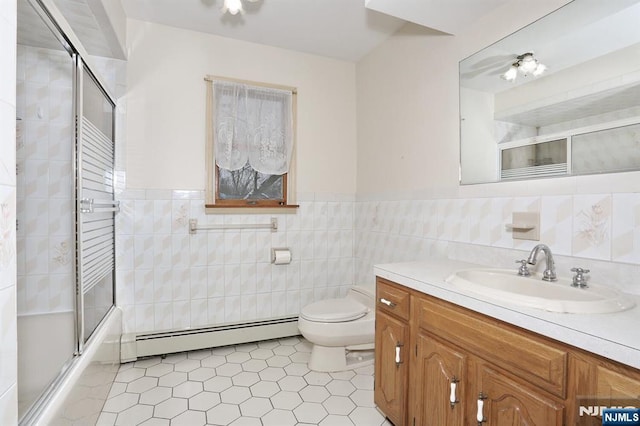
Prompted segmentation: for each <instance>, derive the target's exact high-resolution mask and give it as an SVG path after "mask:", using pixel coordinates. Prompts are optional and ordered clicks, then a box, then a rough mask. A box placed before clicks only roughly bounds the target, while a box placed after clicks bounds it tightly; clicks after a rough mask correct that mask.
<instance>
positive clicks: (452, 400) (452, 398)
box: [449, 376, 460, 408]
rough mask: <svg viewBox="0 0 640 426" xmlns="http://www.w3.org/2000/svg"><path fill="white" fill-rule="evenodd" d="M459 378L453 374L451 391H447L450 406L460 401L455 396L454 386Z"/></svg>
mask: <svg viewBox="0 0 640 426" xmlns="http://www.w3.org/2000/svg"><path fill="white" fill-rule="evenodd" d="M458 382H459V380H458V379H456V378H455V376H454V377H453V378H452V379H451V385H450V386H451V393H449V404H450V405H451V408H453V407H455V405H456V404H457V403H458V402H460V401H458V398H456V387H457V386H458Z"/></svg>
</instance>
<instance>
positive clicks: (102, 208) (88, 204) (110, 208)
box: [80, 198, 120, 213]
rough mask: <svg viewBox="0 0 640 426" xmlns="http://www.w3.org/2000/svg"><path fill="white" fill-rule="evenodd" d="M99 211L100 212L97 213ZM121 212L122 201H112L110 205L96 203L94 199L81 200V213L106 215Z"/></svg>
mask: <svg viewBox="0 0 640 426" xmlns="http://www.w3.org/2000/svg"><path fill="white" fill-rule="evenodd" d="M96 209H99V211H96ZM119 211H120V201H116V200H114V201H111V202H108V203H96V202H95V200H94V199H93V198H83V199H82V200H80V212H82V213H105V212H116V213H118V212H119Z"/></svg>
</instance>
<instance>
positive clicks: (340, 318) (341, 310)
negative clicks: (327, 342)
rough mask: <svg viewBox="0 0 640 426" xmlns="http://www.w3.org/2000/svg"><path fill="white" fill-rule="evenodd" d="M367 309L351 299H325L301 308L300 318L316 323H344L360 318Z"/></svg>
mask: <svg viewBox="0 0 640 426" xmlns="http://www.w3.org/2000/svg"><path fill="white" fill-rule="evenodd" d="M367 311H368V309H367V307H366V306H364V305H363V304H362V303H359V302H357V301H355V300H353V299H347V298H345V299H327V300H321V301H319V302H315V303H312V304H310V305H307V306H305V307H304V308H302V312H301V315H300V316H302V318H304V319H306V320H309V321H317V322H344V321H353V320H356V319H358V318H362V317H363V316H365V315H366V314H367Z"/></svg>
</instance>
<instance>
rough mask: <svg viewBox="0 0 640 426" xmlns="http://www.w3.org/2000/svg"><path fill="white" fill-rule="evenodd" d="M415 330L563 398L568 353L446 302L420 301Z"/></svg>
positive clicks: (424, 299)
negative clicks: (440, 339)
mask: <svg viewBox="0 0 640 426" xmlns="http://www.w3.org/2000/svg"><path fill="white" fill-rule="evenodd" d="M416 306H417V309H418V313H417V317H418V326H419V327H421V328H422V329H424V330H427V331H429V332H431V333H434V334H437V335H439V336H441V337H442V338H444V339H446V340H449V341H450V342H452V343H455V344H457V345H458V346H460V347H461V348H463V349H465V350H467V351H468V352H471V353H474V354H476V355H478V356H480V357H481V358H484V359H485V360H488V361H491V362H492V363H493V364H495V365H497V366H500V367H502V368H504V369H506V370H508V371H510V372H512V373H513V374H515V375H517V376H519V377H521V378H523V379H525V380H527V381H529V382H530V383H532V384H535V385H536V386H538V387H540V388H541V389H544V390H546V391H548V392H550V393H551V394H553V395H556V396H559V397H561V398H564V397H565V396H566V370H567V352H566V351H565V350H563V349H560V348H559V347H555V346H554V345H552V344H551V343H550V342H547V341H545V340H543V339H540V338H536V337H535V336H532V335H529V334H526V333H524V332H523V331H521V330H517V329H515V328H511V327H509V326H508V325H506V324H503V323H500V322H498V321H497V320H495V319H492V318H489V317H486V316H484V315H481V314H478V313H475V312H472V311H469V310H467V309H464V308H460V307H457V306H455V305H452V304H450V303H448V302H442V301H438V302H436V301H434V300H433V299H431V298H427V297H425V298H423V299H421V300H420V301H419V302H418V303H417V304H416Z"/></svg>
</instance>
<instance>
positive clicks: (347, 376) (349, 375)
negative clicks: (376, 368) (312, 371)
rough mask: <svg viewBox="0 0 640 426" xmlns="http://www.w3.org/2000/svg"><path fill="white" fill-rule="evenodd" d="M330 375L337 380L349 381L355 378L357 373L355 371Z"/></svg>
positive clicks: (337, 372)
mask: <svg viewBox="0 0 640 426" xmlns="http://www.w3.org/2000/svg"><path fill="white" fill-rule="evenodd" d="M329 375H330V376H331V377H333V378H334V379H336V380H349V379H351V378H352V377H353V376H355V375H356V373H355V372H354V371H353V370H345V371H336V372H334V373H329Z"/></svg>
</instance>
